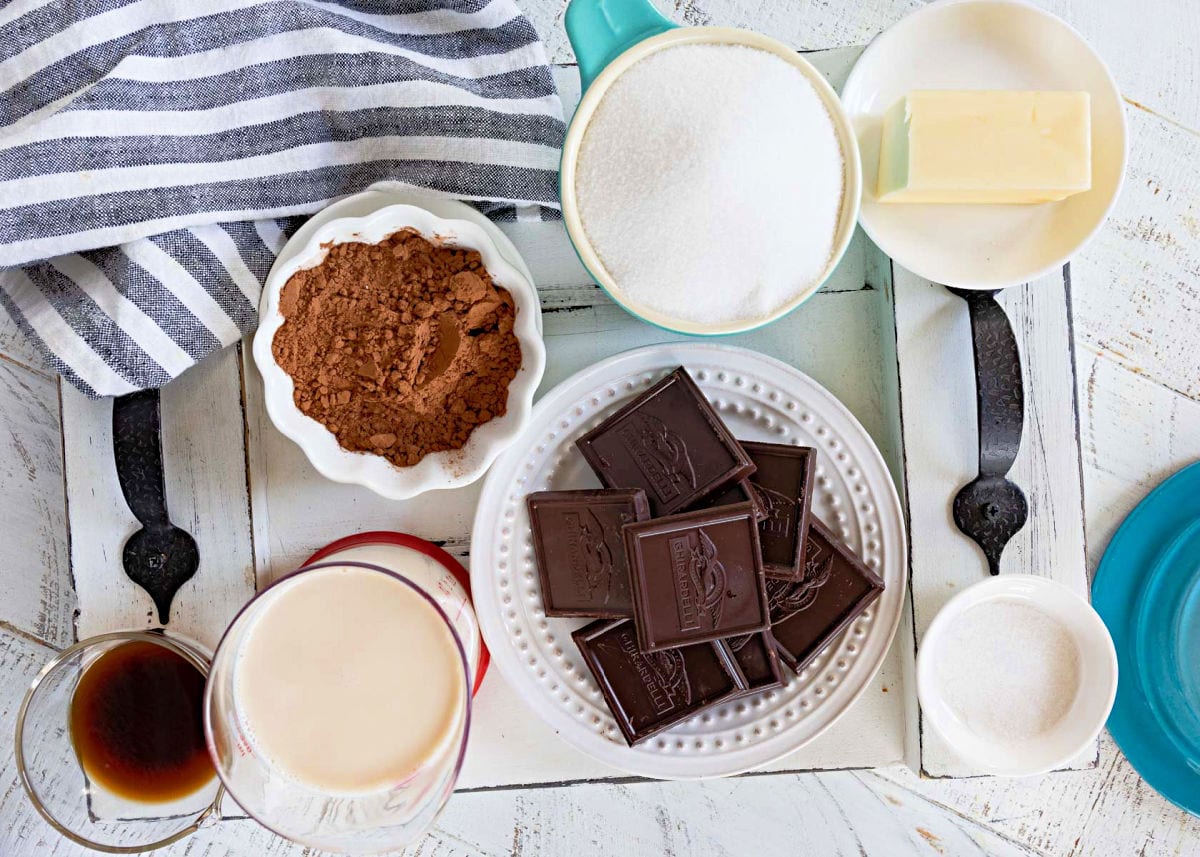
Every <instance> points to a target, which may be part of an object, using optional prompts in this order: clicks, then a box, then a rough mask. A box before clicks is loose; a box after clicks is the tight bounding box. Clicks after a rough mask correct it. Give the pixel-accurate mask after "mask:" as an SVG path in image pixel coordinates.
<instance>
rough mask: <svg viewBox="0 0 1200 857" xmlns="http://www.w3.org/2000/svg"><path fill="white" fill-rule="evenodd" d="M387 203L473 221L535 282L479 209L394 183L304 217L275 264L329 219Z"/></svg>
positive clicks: (507, 241) (364, 212)
mask: <svg viewBox="0 0 1200 857" xmlns="http://www.w3.org/2000/svg"><path fill="white" fill-rule="evenodd" d="M389 205H415V206H417V207H418V208H423V209H425V210H426V211H428V212H430V213H431V214H435V215H437V216H438V217H440V218H442V219H443V220H468V221H470V222H471V223H474V224H475V225H476V226H478V227H479V228H480V229H482V230H483V231H484V232H486V233H487V234H488V237H489V238H491V239H492V241H494V242H495V243H496V249H497V250H499V251H500V255H501V256H503V257H504V261H506V262H508V264H510V265H512V266H513V267H514V268H516V269H517V270H518V271H520V272H521V274H523V275H524V277H525V279H526V280H528V281H529V282H531V283H534V282H535V281H534V279H533V272H532V271H530V270H529V266H528V265H527V264H525V260H524V259H522V258H521V254H520V253H518V252H517V247H516V245H515V244H513V243H512V240H511V239H510V238H509V237H508V236H507V235H506V234H504V232H503V230H501V229H500V227H499V226H497V225H496V224H495V223H493V222H492V221H491V220H489V219H488V218H487V216H486V215H484V214H483V213H481V212H480V211H479V209H477V208H474V207H473V206H470V205H467V204H466V203H465V202H462V201H461V200H457V199H450V198H449V197H444V196H434V195H433V194H430V193H421V192H420V191H416V190H407V189H403V188H398V187H397V188H376V189H371V190H364V191H362V192H361V193H356V194H354V195H353V196H347V197H343V198H342V199H339V200H338V201H337V202H333V203H330V204H329V205H327V206H325V207H324V208H322V209H321V210H320V211H318V212H317V213H316V214H314V215H313V216H312V217H310V218H309V219H308V220H306V221H304V225H303V226H301V227H300V228H299V229H297V230H296V231H295V233H294V234H293V235H292V237H291V239H289V240H288V243H287V244H285V245H284V247H283V249H282V250H280V251H279V255H278V256H277V257H276V258H275V264H277V265H280V264H285V263H286V262H287V261H288V260H289V259H291V258H292V256H294V255H295V254H296V253H299V252H300V250H301V249H302V248H303V247H304V246H305V245H307V244H308V242H309V240H310V239H311V238H312V236H313V233H315V232H316V231H317V230H318V229H320V228H321V227H322V226H324V225H325V224H326V223H328V222H329V221H331V220H337V219H339V218H342V217H368V216H370V215H372V214H374V213H375V212H377V211H379V209H381V208H387V207H388V206H389ZM537 329H538V333H541V332H542V316H541V315H540V314H539V315H538V317H537Z"/></svg>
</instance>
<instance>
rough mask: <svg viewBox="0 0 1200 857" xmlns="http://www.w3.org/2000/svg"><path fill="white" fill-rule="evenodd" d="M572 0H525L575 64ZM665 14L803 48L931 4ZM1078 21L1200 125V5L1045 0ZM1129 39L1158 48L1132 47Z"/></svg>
mask: <svg viewBox="0 0 1200 857" xmlns="http://www.w3.org/2000/svg"><path fill="white" fill-rule="evenodd" d="M568 2H569V0H520V3H519V5H520V6H521V9H522V10H523V11H524V12H525V14H526V15H527V16H529V19H530V21H531V22H532V23H533V25H534V26H535V27H536V28H537V30H538V32H539V33H540V34H541V36H542V39H543V40H544V41H545V43H546V48H547V52H548V54H549V56H550V62H552V63H571V62H574V53H573V52H572V51H571V45H570V43H569V42H568V41H567V37H566V31H565V30H564V28H563V23H562V21H563V14H564V13H565V12H566V8H567V5H568ZM652 2H653V3H654V5H655V6H657V7H658V9H659V11H661V12H662V13H663V14H664V15H666V16H667V17H669V18H671V19H672V20H674V21H676V22H677V23H680V24H684V25H687V26H700V25H716V26H722V27H744V28H746V29H751V30H757V31H759V32H761V33H766V34H767V35H769V36H772V37H774V38H776V39H779V40H780V41H782V42H784V43H785V44H788V45H791V46H792V47H794V48H796V49H797V50H802V51H810V50H825V49H830V48H838V47H848V46H853V45H864V44H866V43H867V42H869V41H870V40H871V39H872V38H874V37H875V36H876V35H877V34H878V33H879V32H881V31H882V30H884V29H886V28H887V27H889V26H891V25H892V24H894V23H896V22H897V21H899V20H900V19H901V18H903V17H904V16H905V15H907V14H908V13H909V12H912V11H915V10H917V9H919V8H920V7H921V6H922V5H924V4H923V3H922V2H921V0H862V2H856V3H839V2H837V0H789V2H776V0H652ZM1037 5H1038V6H1040V7H1042V8H1043V9H1046V10H1047V11H1050V12H1053V13H1054V14H1055V15H1058V16H1059V17H1060V18H1062V19H1063V20H1065V21H1066V22H1067V23H1068V24H1070V25H1071V26H1072V27H1074V28H1075V29H1076V30H1078V31H1079V33H1080V34H1081V35H1082V36H1083V37H1084V38H1085V39H1087V40H1088V42H1089V43H1090V44H1091V45H1092V47H1093V48H1095V49H1096V51H1097V52H1098V53H1099V54H1100V56H1101V57H1103V58H1104V61H1105V62H1106V63H1107V64H1108V65H1109V68H1110V69H1111V70H1112V73H1113V76H1114V77H1115V78H1116V81H1117V85H1118V86H1119V87H1120V88H1121V91H1122V92H1123V93H1125V95H1126V96H1128V97H1129V98H1130V99H1132V100H1133V101H1134V102H1136V103H1137V104H1139V105H1143V106H1145V108H1146V109H1147V110H1149V111H1151V112H1152V113H1154V114H1157V115H1160V116H1166V117H1169V118H1170V121H1172V122H1174V123H1176V124H1179V125H1182V126H1183V127H1184V128H1188V129H1191V130H1192V131H1193V132H1196V131H1198V130H1200V51H1198V50H1197V48H1196V42H1195V40H1194V39H1189V38H1181V37H1180V34H1183V33H1194V32H1196V31H1197V30H1200V7H1197V5H1196V4H1194V3H1188V2H1186V1H1185V2H1164V0H1156V1H1155V2H1152V3H1150V4H1147V3H1145V2H1143V0H1107V2H1104V3H1097V2H1094V0H1039V2H1038V3H1037ZM1130 45H1146V46H1151V45H1152V46H1153V50H1130Z"/></svg>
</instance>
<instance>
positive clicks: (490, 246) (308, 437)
mask: <svg viewBox="0 0 1200 857" xmlns="http://www.w3.org/2000/svg"><path fill="white" fill-rule="evenodd" d="M406 227H411V228H413V229H416V230H417V231H419V232H420V233H421V234H423V235H425V236H427V237H429V236H436V237H437V238H438V239H440V240H441V241H443V242H445V243H447V244H450V245H453V246H456V247H469V248H471V249H474V250H478V251H479V253H480V255H481V256H482V257H483V264H484V267H485V268H487V270H488V272H489V273H490V274H491V276H492V279H493V280H494V281H495V283H496V284H497V285H499V286H502V287H503V288H506V289H508V290H509V292H511V293H512V296H513V298H514V300H515V302H516V308H517V315H516V321H515V324H514V328H513V331H514V333H515V334H516V336H517V339H518V341H519V342H520V344H521V354H522V362H521V368H520V369H519V370H518V371H517V374H516V376H515V377H514V378H513V380H512V382H511V383H510V384H509V388H508V410H507V412H506V413H505V414H504V416H502V417H498V418H496V419H493V420H491V421H490V422H487V423H484V424H483V425H481V426H478V427H477V428H476V429H475V430H474V431H473V432H472V433H471V436H470V438H469V439H468V441H467V443H466V445H465V446H464V447H463V448H462V449H461V450H454V451H450V452H438V453H432V454H430V455H427V456H425V458H423V459H422V460H421V461H420V462H418V463H417V464H415V465H413V466H412V467H403V468H401V467H396V466H395V465H393V464H392V463H391V462H389V461H387V460H386V459H384V458H382V457H380V456H377V455H372V454H369V453H358V452H350V451H348V450H345V449H343V448H342V447H341V446H340V445H339V444H338V442H337V439H336V438H335V437H334V436H333V434H332V433H331V432H330V431H329V430H328V429H326V428H325V427H324V426H323V425H321V424H320V423H319V422H317V421H316V420H314V419H312V418H310V417H308V416H306V415H304V414H303V413H302V412H301V411H300V410H299V408H297V407H296V405H295V403H294V401H293V398H292V394H293V391H294V389H295V385H294V383H293V381H292V378H291V376H289V375H288V374H287V373H286V372H284V371H283V369H281V368H280V367H279V364H277V363H276V362H275V357H274V355H273V354H272V353H271V343H272V341H273V340H274V338H275V332H276V331H277V330H278V329H279V328H280V326H282V324H283V316H282V314H281V313H280V311H279V293H280V290H281V289H282V288H283V285H284V284H285V283H286V282H287V281H288V279H290V278H291V276H292V274H294V273H295V272H296V271H298V270H300V269H302V268H311V267H313V266H314V265H316V264H318V263H319V262H320V261H321V260H322V259H323V258H324V256H325V253H326V252H327V249H326V248H325V247H322V245H328V244H331V243H332V244H341V243H345V242H348V241H362V242H366V243H374V242H378V241H381V240H383V239H384V238H386V237H387V236H388V235H391V234H392V233H394V232H397V231H399V230H401V229H404V228H406ZM540 315H541V306H540V303H539V301H538V296H537V292H536V290H535V289H534V287H533V284H532V282H530V280H529V279H528V278H527V277H526V276H524V275H523V274H522V273H521V272H519V271H518V270H517V269H516V268H514V267H513V266H512V265H510V264H509V263H508V262H507V261H506V260H505V258H504V256H503V255H502V254H501V253H500V251H499V250H498V249H497V247H496V244H495V242H494V241H493V240H492V239H491V237H490V236H489V235H488V234H487V232H485V231H484V229H483V228H481V227H480V226H479V225H477V224H475V223H473V222H471V221H468V220H456V219H446V218H441V217H438V216H436V215H435V214H433V213H432V212H430V211H427V210H425V209H424V208H420V207H417V206H413V205H390V206H386V207H383V208H380V209H378V210H375V211H373V212H372V213H370V214H368V215H366V216H363V217H347V218H335V219H332V220H328V221H327V222H325V223H323V224H322V225H320V226H318V227H317V228H315V229H313V230H311V231H309V232H308V233H307V234H302V232H298V233H297V235H296V236H295V237H294V238H293V239H292V241H291V242H289V244H288V246H287V247H285V248H284V251H283V252H282V253H280V258H279V260H277V262H276V264H275V266H274V267H273V268H272V269H271V273H270V275H269V276H268V277H267V282H266V285H265V286H264V288H263V295H262V301H261V303H260V306H259V327H258V332H257V333H256V334H255V336H254V362H255V364H256V365H257V366H258V370H259V372H260V373H261V374H262V378H263V387H264V399H265V402H266V407H267V413H268V415H269V416H270V418H271V422H272V423H274V424H275V427H276V428H278V429H279V430H280V431H281V432H283V433H284V434H285V435H287V436H288V437H289V438H291V439H292V440H294V441H295V442H296V443H297V444H298V445H299V446H300V448H301V449H303V450H304V453H305V455H307V456H308V459H309V461H310V462H312V465H313V467H315V468H316V469H317V471H318V472H320V473H321V475H323V476H325V477H326V478H328V479H332V480H334V481H336V482H351V483H355V484H359V485H363V486H365V487H367V488H370V489H371V490H372V491H375V492H376V493H377V494H380V495H382V496H384V497H387V498H388V499H392V500H404V499H407V498H409V497H413V496H416V495H417V494H420V493H422V492H424V491H429V490H433V489H441V488H456V487H459V486H462V485H467V484H469V483H471V482H473V481H475V480H476V479H478V478H479V477H480V476H482V475H483V473H484V471H485V470H487V468H488V467H489V466H490V465H491V463H492V461H494V460H495V458H496V456H497V455H499V454H500V452H501V451H502V450H503V449H504V448H505V447H506V446H508V444H510V443H511V442H512V441H513V440H514V439H515V438H516V437H517V435H518V434H519V433H520V432H521V429H522V428H523V427H524V425H525V423H526V422H527V421H528V419H529V413H530V409H531V407H532V404H533V393H534V390H536V389H537V385H538V383H539V382H540V381H541V378H542V372H543V370H544V369H545V363H546V352H545V348H544V346H543V344H542V339H541V333H540V330H541V325H540Z"/></svg>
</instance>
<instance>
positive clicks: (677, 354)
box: [471, 342, 908, 779]
mask: <svg viewBox="0 0 1200 857" xmlns="http://www.w3.org/2000/svg"><path fill="white" fill-rule="evenodd" d="M680 365H683V366H686V367H687V368H688V370H689V371H690V372H691V373H692V377H693V378H695V380H696V383H697V384H698V385H699V386H700V388H701V389H702V390H703V391H704V394H705V395H706V396H707V397H708V398H709V400H710V401H711V402H712V403H713V405H714V406H715V407H716V409H717V411H718V412H719V413H720V415H721V418H722V419H723V420H725V422H726V423H727V424H728V425H729V427H730V429H731V430H732V431H733V433H734V434H735V435H736V436H737V437H740V438H745V439H747V440H768V441H773V442H776V443H795V444H800V445H808V446H813V447H815V448H816V449H817V450H818V460H817V468H816V474H817V491H816V492H815V495H814V499H813V504H814V505H813V508H814V510H815V512H816V514H817V516H818V517H820V518H821V519H822V520H823V521H825V522H826V523H828V524H829V525H830V526H831V527H832V528H833V530H834V531H835V532H837V533H839V534H840V535H841V536H842V537H843V538H844V539H845V540H846V542H847V544H849V545H850V547H851V548H853V549H854V550H855V551H857V552H858V553H859V555H860V556H862V557H863V558H864V560H865V561H866V562H867V563H868V564H869V565H870V566H871V567H872V568H874V569H875V570H876V571H877V572H878V573H879V574H880V575H881V576H882V577H883V579H884V581H885V583H886V586H887V588H886V589H885V590H884V593H883V594H882V595H881V596H880V598H879V600H877V601H876V602H875V603H874V604H873V605H871V607H870V608H868V610H867V611H866V612H864V613H863V614H862V615H861V616H860V617H859V618H858V619H857V620H855V622H854V623H853V624H852V625H851V626H850V627H849V628H848V629H847V630H846V631H844V632H843V633H842V634H841V635H840V636H838V637H837V638H835V639H834V641H833V642H832V643H831V644H830V645H829V646H827V647H826V649H825V650H824V651H823V652H822V653H821V654H820V655H818V656H817V658H816V660H815V661H813V663H812V664H811V665H810V666H809V667H808V668H807V669H806V670H805V671H804V672H803V673H802V674H801V675H800V676H798V677H797V676H796V675H794V674H792V673H791V672H790V671H788V670H787V669H786V668H785V669H784V673H785V676H786V677H787V683H786V685H785V686H784V687H782V688H780V689H776V690H770V691H764V692H762V693H759V694H757V695H755V696H751V697H747V698H744V699H740V700H735V701H733V702H729V703H726V704H724V705H721V706H718V707H717V708H715V709H713V710H711V711H709V712H705V713H703V714H700V715H698V716H696V717H693V718H691V719H690V720H687V721H685V722H683V723H681V724H678V725H676V726H674V727H672V728H671V729H669V730H667V731H666V732H663V733H661V734H660V735H658V736H656V737H654V738H652V739H650V740H649V741H647V742H645V743H643V744H639V745H638V746H636V747H629V746H628V745H626V743H625V741H624V739H623V738H622V737H621V734H620V732H619V731H618V729H617V725H616V722H615V721H614V720H613V718H612V716H611V715H610V713H609V711H608V708H607V706H606V705H605V703H604V700H603V698H602V697H601V695H600V690H599V688H598V687H597V685H596V683H595V681H594V680H593V679H592V676H591V673H590V672H589V671H588V670H587V667H585V666H584V664H583V661H582V659H581V658H580V657H579V654H578V651H577V650H576V648H575V645H574V643H573V642H572V641H571V636H570V635H571V632H572V631H573V630H574V629H576V628H578V627H581V626H583V625H585V624H587V621H588V620H586V619H585V620H575V619H550V618H547V617H546V614H545V611H544V610H543V609H542V597H541V591H540V584H539V580H538V575H537V570H536V568H535V566H534V559H533V548H532V538H531V535H530V530H529V516H528V513H527V512H526V508H525V497H526V495H527V494H529V493H530V492H533V491H542V490H546V489H551V490H562V489H570V488H585V487H597V486H598V485H599V482H598V480H597V479H596V477H595V475H594V474H593V473H592V472H591V470H590V469H589V468H588V465H587V464H586V463H585V462H584V460H583V457H582V455H580V454H579V452H578V451H577V450H576V449H575V445H574V444H575V440H576V439H577V438H578V437H579V436H580V435H582V434H583V433H584V432H586V431H588V430H590V429H591V428H593V427H594V426H595V425H597V424H598V423H599V422H600V421H601V420H603V419H604V418H605V417H606V416H607V415H608V414H610V413H612V412H613V411H614V410H616V409H617V408H619V407H620V406H621V405H622V404H623V403H624V402H626V401H627V400H629V399H630V398H631V397H633V396H634V395H636V394H638V393H640V392H641V391H643V390H645V389H646V388H647V387H648V386H650V385H651V384H652V383H654V382H655V381H657V380H658V379H660V378H661V377H663V376H664V375H665V374H667V373H668V372H669V371H671V370H672V369H674V368H675V367H676V366H680ZM472 532H473V536H472V539H471V592H472V597H473V598H474V601H475V610H476V613H477V614H478V616H479V624H480V628H481V630H482V631H483V637H484V640H485V641H486V643H487V645H488V648H489V649H490V651H491V653H492V663H493V664H495V666H496V668H497V669H499V671H500V672H501V674H502V675H503V676H504V678H505V679H506V680H507V681H508V682H509V684H510V685H511V686H512V687H513V688H514V689H515V690H516V691H517V693H518V694H519V695H520V696H521V697H522V698H523V699H524V700H525V702H526V703H527V704H528V705H529V706H530V708H532V709H533V710H534V711H535V712H537V714H538V715H539V716H540V717H542V719H543V720H545V721H546V723H547V724H549V726H550V727H551V728H552V729H553V730H554V732H555V733H556V734H558V735H559V736H560V737H561V738H563V739H564V740H566V741H568V742H569V743H571V744H573V745H574V746H575V747H577V748H578V749H580V750H582V751H583V752H585V753H587V754H588V755H590V756H592V757H593V758H595V759H597V760H599V761H601V762H604V763H605V764H608V765H611V766H612V767H614V768H618V769H620V770H624V771H628V772H629V773H633V774H638V775H641V776H646V777H656V778H660V779H697V778H701V777H717V776H726V775H730V774H736V773H740V772H742V771H747V770H750V769H752V768H757V767H760V766H762V765H765V764H767V763H769V762H771V761H774V760H775V759H778V758H780V757H781V756H784V755H787V754H788V753H790V752H792V751H793V750H796V749H798V748H800V747H802V746H803V745H805V744H807V743H808V742H809V741H811V740H813V739H814V738H816V737H817V736H818V735H820V734H821V733H822V732H824V731H825V730H826V729H827V728H829V727H830V726H831V725H832V724H833V723H834V721H836V720H837V719H838V717H840V716H841V715H842V714H843V713H844V712H845V711H846V710H847V709H848V708H849V707H850V705H851V704H852V703H853V702H854V701H855V700H856V699H857V698H858V697H859V695H860V694H861V693H862V692H863V690H864V689H865V688H866V687H867V686H868V684H869V683H870V681H871V679H872V677H873V676H874V675H875V673H876V671H877V670H878V669H879V667H880V665H881V664H882V663H883V659H884V657H885V655H886V654H887V650H888V647H889V645H890V644H891V641H892V637H893V636H894V634H895V631H896V626H897V624H898V623H899V621H900V614H901V608H902V606H903V604H904V588H905V584H906V582H907V575H908V563H907V545H906V542H905V534H904V524H903V515H902V512H901V508H900V502H899V500H898V498H897V496H896V491H895V488H894V487H893V485H892V480H891V477H890V476H889V474H888V470H887V467H886V466H885V464H884V462H883V459H882V458H881V457H880V455H879V451H878V450H877V449H876V447H875V444H874V443H873V442H872V441H871V438H870V436H869V435H868V434H867V433H866V431H865V430H864V429H863V428H862V426H861V425H860V424H859V423H858V421H857V420H855V419H854V417H853V416H852V415H851V414H850V412H849V411H847V410H846V408H845V406H844V405H842V404H841V403H840V402H839V401H838V400H837V399H835V398H834V397H833V396H832V395H830V393H829V392H828V391H826V390H825V389H824V388H823V387H821V386H820V385H819V384H817V383H816V382H815V381H813V380H812V379H810V378H809V377H808V376H806V375H804V374H803V373H801V372H799V371H798V370H796V369H794V368H792V367H790V366H788V365H787V364H785V363H781V362H780V361H778V360H774V359H772V358H769V357H766V356H764V355H762V354H758V353H755V352H752V351H747V350H744V349H741V348H733V347H729V346H721V345H717V344H715V343H696V342H692V343H678V344H664V345H652V346H649V347H646V348H640V349H636V350H634V351H627V352H625V353H623V354H618V355H616V356H615V357H611V358H609V359H607V360H604V361H602V362H600V363H597V364H596V365H594V366H591V367H589V368H587V369H585V370H583V371H581V372H579V373H577V374H576V375H574V376H572V377H571V378H568V379H567V380H566V381H563V382H562V383H561V384H559V385H558V386H557V387H555V388H554V389H553V390H551V391H550V392H548V393H546V394H545V395H544V396H543V397H542V398H541V400H539V402H538V404H537V406H536V407H535V408H534V412H533V416H532V418H531V420H530V425H529V428H528V429H527V430H526V431H525V433H524V434H523V435H522V436H521V438H520V440H519V441H518V442H517V443H515V444H513V446H511V447H510V448H509V449H508V450H507V451H506V452H505V453H504V454H503V455H502V456H500V458H499V459H498V460H497V461H496V464H495V465H494V466H493V467H492V470H491V472H490V473H489V474H488V477H487V479H486V481H485V482H484V485H483V492H482V495H481V497H480V501H479V507H478V510H477V512H476V516H475V524H474V527H473V530H472Z"/></svg>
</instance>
